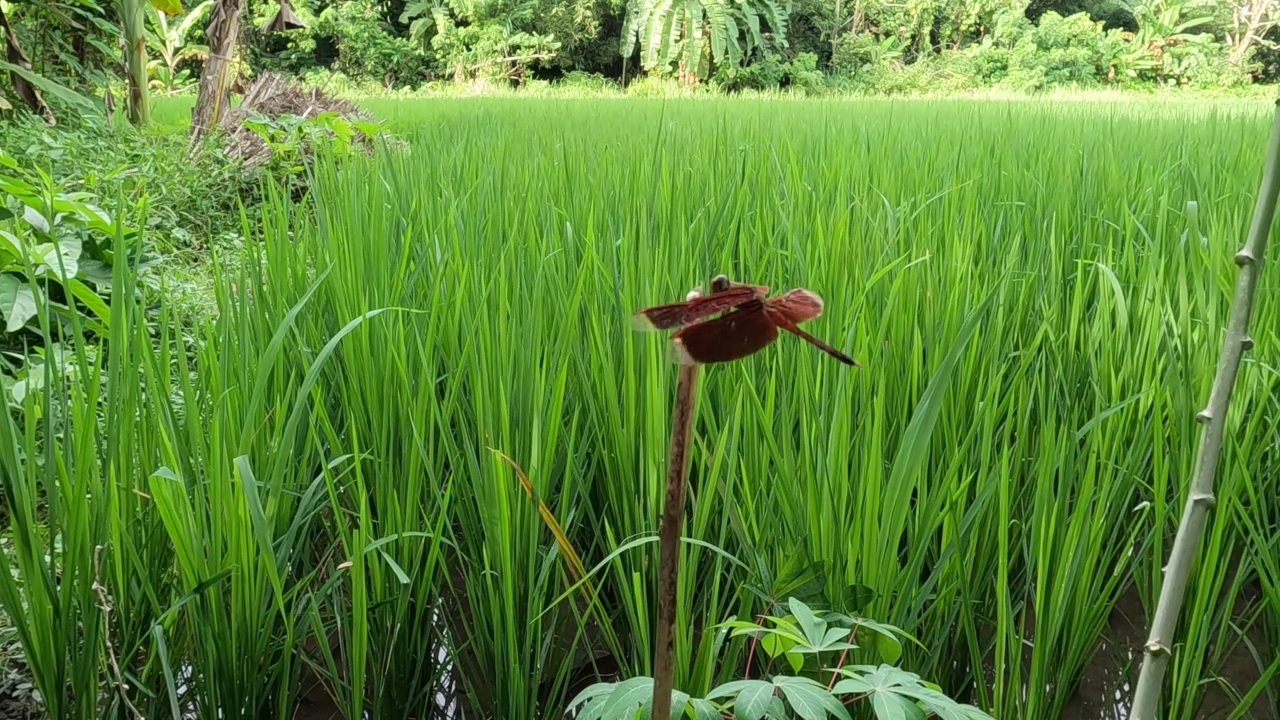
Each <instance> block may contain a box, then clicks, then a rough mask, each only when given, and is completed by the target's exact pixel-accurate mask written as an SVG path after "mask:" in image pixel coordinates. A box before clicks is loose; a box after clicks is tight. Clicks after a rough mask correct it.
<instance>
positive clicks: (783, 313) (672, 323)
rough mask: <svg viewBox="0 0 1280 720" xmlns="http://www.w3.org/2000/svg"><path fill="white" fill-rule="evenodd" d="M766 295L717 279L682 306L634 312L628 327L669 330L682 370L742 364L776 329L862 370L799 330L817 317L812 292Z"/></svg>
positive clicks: (816, 301)
mask: <svg viewBox="0 0 1280 720" xmlns="http://www.w3.org/2000/svg"><path fill="white" fill-rule="evenodd" d="M768 293H769V288H768V287H766V286H763V285H750V284H747V283H735V282H730V281H729V279H728V278H727V277H726V276H724V275H717V276H716V277H715V278H713V279H712V281H711V293H710V294H708V295H702V294H701V293H700V292H698V291H696V290H695V291H694V292H691V293H690V294H689V297H688V298H686V299H685V300H684V301H683V302H675V303H667V304H665V305H655V306H653V307H648V308H643V309H641V310H637V311H636V312H635V313H634V314H633V315H632V319H631V323H632V326H633V327H634V328H636V329H637V330H673V329H674V330H675V333H674V334H673V335H672V340H671V343H672V349H673V351H674V355H675V361H676V362H678V363H680V364H681V365H707V364H711V363H724V362H731V361H734V360H741V359H742V358H744V357H747V356H748V355H752V354H754V353H756V352H759V351H760V350H762V349H764V348H765V347H767V346H768V345H769V344H771V343H772V342H773V341H774V340H776V339H777V338H778V329H779V328H781V329H782V330H786V331H787V332H789V333H792V334H793V335H797V336H799V337H800V338H803V339H804V340H805V341H807V342H808V343H809V344H811V345H814V346H815V347H817V348H818V349H819V350H822V351H823V352H825V353H826V354H828V355H830V356H831V357H834V358H835V359H837V360H839V361H840V362H842V363H844V364H846V365H852V366H853V367H861V365H860V364H859V363H858V361H857V360H854V359H853V358H851V357H849V356H848V355H846V354H844V353H843V352H841V351H839V350H837V349H836V348H834V347H832V346H831V345H828V344H827V343H825V342H823V341H821V340H819V339H818V338H816V337H814V336H812V335H810V334H809V333H807V332H805V331H804V330H801V329H800V327H799V326H800V323H802V322H805V321H808V320H812V319H814V318H816V317H818V316H819V315H821V314H822V298H821V297H819V296H818V295H817V293H814V292H813V291H811V290H807V289H805V288H794V289H792V290H788V291H787V292H785V293H783V294H781V295H775V296H772V297H770V296H769V295H768ZM717 313H720V314H719V315H717ZM712 316H715V317H712Z"/></svg>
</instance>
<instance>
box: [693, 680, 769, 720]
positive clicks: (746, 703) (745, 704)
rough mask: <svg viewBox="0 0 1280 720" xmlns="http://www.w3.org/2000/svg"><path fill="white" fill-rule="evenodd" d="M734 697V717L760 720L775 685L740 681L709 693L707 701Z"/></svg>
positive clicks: (743, 719)
mask: <svg viewBox="0 0 1280 720" xmlns="http://www.w3.org/2000/svg"><path fill="white" fill-rule="evenodd" d="M717 697H733V698H734V701H733V716H734V717H735V718H737V720H760V718H762V717H764V714H765V711H766V709H767V708H768V707H769V699H770V698H772V697H773V685H772V684H771V683H767V682H765V681H763V680H738V681H735V682H730V683H725V684H724V685H721V686H720V687H718V688H716V689H714V690H712V691H711V692H710V693H707V699H708V700H710V699H712V698H717Z"/></svg>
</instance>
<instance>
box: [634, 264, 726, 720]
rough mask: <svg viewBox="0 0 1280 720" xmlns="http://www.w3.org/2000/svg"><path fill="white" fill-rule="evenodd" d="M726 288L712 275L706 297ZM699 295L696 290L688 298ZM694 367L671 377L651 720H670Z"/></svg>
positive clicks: (695, 377) (722, 280)
mask: <svg viewBox="0 0 1280 720" xmlns="http://www.w3.org/2000/svg"><path fill="white" fill-rule="evenodd" d="M728 288H729V279H728V278H726V277H725V276H723V275H717V276H716V277H715V279H714V280H712V281H711V292H713V293H716V292H722V291H724V290H727V289H728ZM695 293H696V294H699V295H700V294H701V293H700V292H698V291H697V290H694V291H693V292H691V293H689V295H690V296H691V297H692V296H694V295H695ZM697 386H698V366H697V365H681V366H680V374H679V375H678V376H677V377H676V405H675V410H674V412H673V413H672V417H671V450H670V453H669V454H668V457H667V493H666V499H665V502H664V504H663V507H662V525H661V526H660V527H659V528H658V621H657V630H656V637H655V639H654V658H653V714H652V716H651V718H652V720H671V691H672V690H673V689H674V688H675V674H676V668H675V654H676V653H675V624H676V587H677V586H676V581H677V579H678V578H679V574H680V524H681V522H682V521H683V520H684V488H685V482H686V480H687V478H688V476H689V439H690V437H691V435H692V431H693V408H694V405H695V404H696V402H697V398H698V395H697Z"/></svg>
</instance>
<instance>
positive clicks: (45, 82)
mask: <svg viewBox="0 0 1280 720" xmlns="http://www.w3.org/2000/svg"><path fill="white" fill-rule="evenodd" d="M0 70H3V71H5V72H10V73H13V74H15V75H18V76H19V77H21V78H22V79H23V80H26V81H27V82H29V83H31V84H32V85H34V86H36V88H38V89H39V90H40V91H41V92H43V93H45V94H47V95H49V96H50V97H55V98H57V99H59V100H61V101H63V102H65V103H67V104H68V105H72V106H75V107H76V108H78V109H79V110H82V111H84V112H86V113H91V114H97V113H99V112H101V111H102V107H101V105H100V104H99V103H98V102H96V101H94V100H91V99H89V98H88V97H86V96H84V95H81V94H80V93H78V92H76V91H75V90H72V89H71V88H69V87H66V86H65V85H59V84H58V83H56V82H54V81H52V80H49V79H47V78H45V77H44V76H42V75H39V74H37V73H34V72H32V71H30V70H28V69H26V68H24V67H22V66H21V65H14V64H13V63H11V62H5V61H4V60H0Z"/></svg>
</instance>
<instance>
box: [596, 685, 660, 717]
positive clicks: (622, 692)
mask: <svg viewBox="0 0 1280 720" xmlns="http://www.w3.org/2000/svg"><path fill="white" fill-rule="evenodd" d="M652 698H653V678H647V677H637V678H631V679H629V680H623V681H622V682H620V683H618V684H617V686H616V687H614V689H613V692H612V693H610V694H609V701H608V702H607V703H605V705H604V708H603V709H601V711H600V717H601V718H603V720H614V718H620V717H622V714H623V713H624V712H632V711H634V710H635V709H636V708H638V707H640V705H642V704H643V703H644V702H645V701H646V700H651V699H652Z"/></svg>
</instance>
